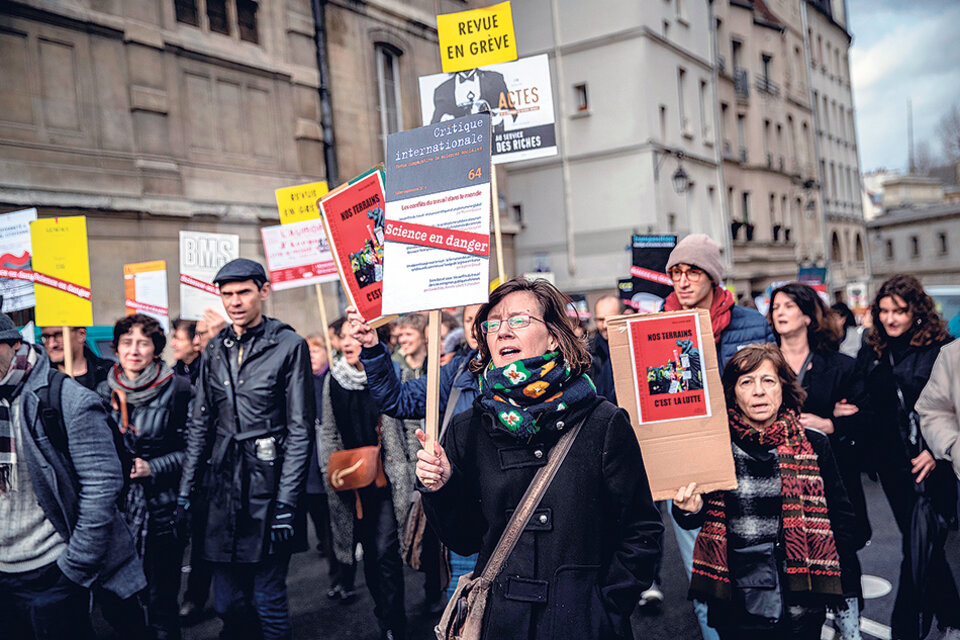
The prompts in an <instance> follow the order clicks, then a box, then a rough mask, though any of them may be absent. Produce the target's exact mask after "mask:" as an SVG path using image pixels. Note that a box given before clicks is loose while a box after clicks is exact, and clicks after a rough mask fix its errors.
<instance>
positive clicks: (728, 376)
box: [721, 342, 807, 411]
mask: <svg viewBox="0 0 960 640" xmlns="http://www.w3.org/2000/svg"><path fill="white" fill-rule="evenodd" d="M764 360H769V361H770V363H771V364H772V365H773V368H774V369H776V370H777V377H779V378H780V386H781V387H782V388H783V400H782V401H781V404H780V406H781V407H783V408H787V409H796V410H797V411H800V410H801V409H802V407H803V403H804V401H806V399H807V392H806V391H804V390H803V387H801V386H800V384H799V383H798V382H797V376H796V375H795V374H794V373H793V370H792V369H791V368H790V365H788V364H787V361H786V360H785V359H784V357H783V354H782V353H780V349H778V348H777V346H776V345H775V344H771V343H769V342H764V343H761V344H751V345H749V346H746V347H744V348H743V349H740V351H737V352H736V353H735V354H733V357H732V358H730V360H728V361H727V366H725V367H724V368H723V376H722V377H721V381H722V382H723V396H724V398H725V399H726V401H727V408H728V409H736V410H737V411H740V407H738V406H737V380H739V379H740V376H742V375H744V374H746V373H750V372H751V371H756V370H757V368H759V367H760V365H761V364H763V361H764Z"/></svg>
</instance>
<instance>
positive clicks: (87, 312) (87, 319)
mask: <svg viewBox="0 0 960 640" xmlns="http://www.w3.org/2000/svg"><path fill="white" fill-rule="evenodd" d="M30 242H31V247H32V261H33V271H34V274H33V282H34V295H35V296H36V299H37V310H36V315H37V325H39V326H41V327H86V326H89V325H92V324H93V303H92V302H91V300H90V258H89V255H88V254H87V219H86V218H84V217H83V216H72V217H69V218H41V219H40V220H34V221H33V222H31V223H30Z"/></svg>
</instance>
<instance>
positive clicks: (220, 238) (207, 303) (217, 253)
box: [180, 231, 240, 322]
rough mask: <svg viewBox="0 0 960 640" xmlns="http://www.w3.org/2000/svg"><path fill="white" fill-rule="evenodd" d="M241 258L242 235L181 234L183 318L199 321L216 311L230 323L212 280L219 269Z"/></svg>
mask: <svg viewBox="0 0 960 640" xmlns="http://www.w3.org/2000/svg"><path fill="white" fill-rule="evenodd" d="M239 257H240V236H237V235H232V234H225V233H203V232H200V231H181V232H180V317H182V318H183V319H184V320H200V319H202V318H203V310H204V309H208V308H209V309H213V310H214V311H216V312H217V313H219V314H220V315H221V316H223V317H224V319H226V320H227V322H230V319H229V318H228V317H227V314H226V312H225V311H224V310H223V303H222V302H221V301H220V292H219V290H218V289H217V287H216V286H215V285H214V284H213V278H214V277H215V276H216V275H217V271H219V270H220V267H222V266H223V265H225V264H227V263H228V262H230V261H231V260H234V259H236V258H239Z"/></svg>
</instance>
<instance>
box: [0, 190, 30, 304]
mask: <svg viewBox="0 0 960 640" xmlns="http://www.w3.org/2000/svg"><path fill="white" fill-rule="evenodd" d="M36 219H37V210H36V209H24V210H22V211H12V212H10V213H5V214H3V215H0V296H2V297H3V313H10V312H11V311H19V310H21V309H29V308H30V307H32V306H34V305H35V304H36V297H35V296H34V295H33V268H32V266H31V264H30V223H31V222H33V221H34V220H36Z"/></svg>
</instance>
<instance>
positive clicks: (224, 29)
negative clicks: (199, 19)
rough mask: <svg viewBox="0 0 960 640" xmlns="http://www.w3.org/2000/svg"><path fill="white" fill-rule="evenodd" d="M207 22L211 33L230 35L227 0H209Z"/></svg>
mask: <svg viewBox="0 0 960 640" xmlns="http://www.w3.org/2000/svg"><path fill="white" fill-rule="evenodd" d="M207 22H208V23H209V25H210V31H213V32H215V33H222V34H224V35H230V22H229V21H228V20H227V0H207Z"/></svg>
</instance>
